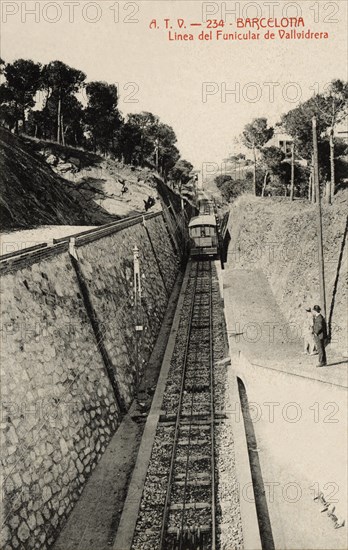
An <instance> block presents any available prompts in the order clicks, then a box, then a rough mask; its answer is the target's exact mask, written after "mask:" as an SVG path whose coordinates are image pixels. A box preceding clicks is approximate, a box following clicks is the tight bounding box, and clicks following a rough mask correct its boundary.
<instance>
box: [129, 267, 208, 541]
mask: <svg viewBox="0 0 348 550" xmlns="http://www.w3.org/2000/svg"><path fill="white" fill-rule="evenodd" d="M212 310H213V299H212V264H211V262H209V261H208V262H207V261H204V262H197V263H195V264H193V269H192V273H191V277H190V281H189V285H188V292H187V296H186V297H185V302H184V311H183V315H182V318H181V323H180V327H179V331H178V335H177V341H176V349H175V353H174V357H173V360H172V364H171V370H170V373H169V379H168V382H167V386H166V390H165V393H164V399H163V404H162V415H161V417H160V422H159V424H158V427H157V432H156V437H155V442H154V446H153V449H152V455H151V461H150V466H149V469H148V472H147V477H146V481H145V486H144V491H143V497H142V501H141V506H140V512H139V518H138V521H137V526H136V530H135V536H134V538H133V544H132V549H133V550H140V549H141V550H145V549H151V550H155V549H157V550H208V549H209V550H215V548H216V530H217V529H216V517H217V514H216V481H215V470H216V468H215V436H214V430H215V426H214V424H215V414H214V370H213V365H214V358H213V311H212Z"/></svg>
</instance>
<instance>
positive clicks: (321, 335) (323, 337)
mask: <svg viewBox="0 0 348 550" xmlns="http://www.w3.org/2000/svg"><path fill="white" fill-rule="evenodd" d="M320 312H321V309H320V307H319V306H314V307H313V314H314V323H313V332H314V338H315V343H316V346H317V350H318V354H319V364H318V365H317V367H325V366H326V365H327V361H326V351H325V345H326V343H327V326H326V321H325V319H324V317H323V316H322V314H321V313H320Z"/></svg>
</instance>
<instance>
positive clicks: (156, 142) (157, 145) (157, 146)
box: [155, 138, 159, 172]
mask: <svg viewBox="0 0 348 550" xmlns="http://www.w3.org/2000/svg"><path fill="white" fill-rule="evenodd" d="M158 152H159V139H158V138H156V139H155V153H156V170H157V172H158V168H159V167H158Z"/></svg>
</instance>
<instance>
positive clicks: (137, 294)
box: [133, 246, 143, 397]
mask: <svg viewBox="0 0 348 550" xmlns="http://www.w3.org/2000/svg"><path fill="white" fill-rule="evenodd" d="M133 261H134V283H133V290H134V324H135V366H136V393H137V397H139V386H140V357H139V340H140V334H141V332H142V331H143V325H142V322H141V319H140V313H141V277H140V262H139V249H138V247H137V246H134V248H133Z"/></svg>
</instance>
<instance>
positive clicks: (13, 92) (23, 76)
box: [0, 59, 41, 134]
mask: <svg viewBox="0 0 348 550" xmlns="http://www.w3.org/2000/svg"><path fill="white" fill-rule="evenodd" d="M1 61H2V63H1V71H2V72H3V74H4V76H5V78H6V83H5V84H2V85H1V87H2V93H1V98H0V101H1V105H2V106H4V107H5V109H4V110H3V113H4V112H7V117H8V115H9V114H10V117H11V118H12V119H13V118H14V122H15V131H16V134H18V131H19V121H20V120H21V121H22V125H23V126H22V127H23V131H24V132H25V130H26V113H27V110H28V109H30V108H31V107H34V105H35V101H34V97H35V95H36V93H37V91H38V90H39V88H40V85H41V80H40V78H41V65H40V63H35V62H34V61H32V60H31V59H17V60H16V61H14V62H13V63H7V64H4V62H3V60H1Z"/></svg>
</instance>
